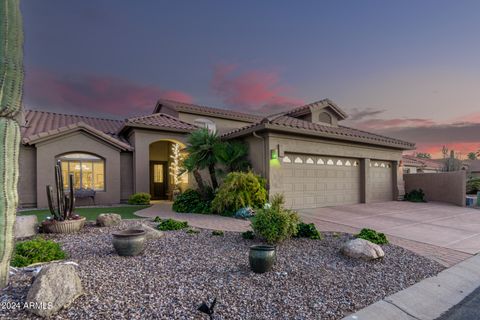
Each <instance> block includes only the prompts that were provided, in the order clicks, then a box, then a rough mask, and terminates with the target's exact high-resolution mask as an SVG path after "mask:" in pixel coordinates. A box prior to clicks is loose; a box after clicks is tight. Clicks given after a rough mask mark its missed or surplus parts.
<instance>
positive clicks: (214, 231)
mask: <svg viewBox="0 0 480 320" xmlns="http://www.w3.org/2000/svg"><path fill="white" fill-rule="evenodd" d="M224 235H225V233H224V232H223V231H222V230H213V231H212V236H220V237H223V236H224Z"/></svg>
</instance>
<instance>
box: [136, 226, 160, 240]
mask: <svg viewBox="0 0 480 320" xmlns="http://www.w3.org/2000/svg"><path fill="white" fill-rule="evenodd" d="M140 227H141V228H142V229H143V230H145V238H146V239H147V240H153V239H158V238H161V237H163V232H162V231H160V230H157V229H155V228H152V227H150V226H148V225H146V224H142V225H141V226H140Z"/></svg>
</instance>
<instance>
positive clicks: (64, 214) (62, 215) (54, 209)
mask: <svg viewBox="0 0 480 320" xmlns="http://www.w3.org/2000/svg"><path fill="white" fill-rule="evenodd" d="M68 179H69V181H68V187H69V189H68V194H65V190H64V185H63V175H62V164H61V162H60V161H57V165H56V166H55V190H56V192H55V194H56V196H57V205H56V206H55V205H54V197H53V188H52V186H50V185H48V186H47V199H48V208H49V209H50V213H51V214H52V217H53V219H54V220H57V221H65V220H68V219H69V218H71V216H72V213H73V209H74V208H75V196H74V193H73V174H69V175H68Z"/></svg>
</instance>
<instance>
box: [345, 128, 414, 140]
mask: <svg viewBox="0 0 480 320" xmlns="http://www.w3.org/2000/svg"><path fill="white" fill-rule="evenodd" d="M338 126H339V127H341V128H346V129H351V130H356V131H360V132H363V133H368V134H371V135H374V136H377V137H380V138H384V139H388V140H394V141H398V142H401V143H404V144H409V145H414V143H412V142H408V141H405V140H401V139H397V138H393V137H387V136H384V135H381V134H378V133H374V132H370V131H365V130H361V129H357V128H352V127H347V126H344V125H338Z"/></svg>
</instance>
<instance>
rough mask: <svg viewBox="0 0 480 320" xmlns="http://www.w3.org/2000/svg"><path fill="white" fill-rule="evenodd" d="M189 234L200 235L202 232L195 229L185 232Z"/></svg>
mask: <svg viewBox="0 0 480 320" xmlns="http://www.w3.org/2000/svg"><path fill="white" fill-rule="evenodd" d="M185 232H186V233H188V234H198V233H200V230H198V229H194V228H188V229H187V231H185Z"/></svg>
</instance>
